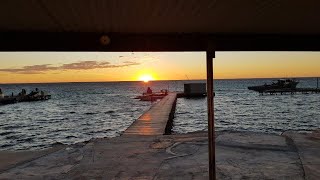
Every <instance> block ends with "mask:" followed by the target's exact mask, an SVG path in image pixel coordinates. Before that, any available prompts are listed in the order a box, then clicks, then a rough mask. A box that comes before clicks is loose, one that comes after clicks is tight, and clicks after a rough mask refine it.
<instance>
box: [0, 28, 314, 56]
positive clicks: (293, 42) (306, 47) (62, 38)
mask: <svg viewBox="0 0 320 180" xmlns="http://www.w3.org/2000/svg"><path fill="white" fill-rule="evenodd" d="M105 38H106V39H107V40H105ZM105 41H106V42H105ZM0 42H1V43H0V50H1V51H112V52H118V51H119V52H121V51H207V50H208V49H214V50H215V51H319V50H320V35H284V34H276V35H275V34H192V33H190V34H116V33H113V34H103V33H61V32H60V33H56V32H55V33H43V32H40V33H38V32H37V33H35V32H32V33H27V32H7V33H0Z"/></svg>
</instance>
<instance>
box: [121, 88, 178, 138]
mask: <svg viewBox="0 0 320 180" xmlns="http://www.w3.org/2000/svg"><path fill="white" fill-rule="evenodd" d="M176 102H177V93H169V94H168V95H167V96H165V97H164V98H162V99H161V100H160V102H157V103H156V104H154V105H152V106H151V108H150V109H149V110H148V111H147V112H145V113H144V114H142V115H141V116H140V117H139V118H138V120H136V121H135V122H134V123H133V124H132V125H131V126H130V127H129V128H128V129H127V130H126V131H125V132H124V133H123V134H124V135H162V134H166V132H167V133H168V131H169V129H170V126H171V123H172V119H173V116H174V111H175V106H176Z"/></svg>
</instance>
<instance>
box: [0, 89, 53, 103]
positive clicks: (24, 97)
mask: <svg viewBox="0 0 320 180" xmlns="http://www.w3.org/2000/svg"><path fill="white" fill-rule="evenodd" d="M0 90H1V89H0ZM0 95H1V96H0V105H6V104H14V103H17V102H31V101H41V100H49V99H51V95H50V94H47V93H45V92H44V91H39V90H38V89H37V88H36V91H31V92H30V93H29V94H27V92H26V90H25V89H22V91H21V92H20V93H19V94H18V95H13V93H12V95H11V96H4V95H3V93H2V91H1V94H0Z"/></svg>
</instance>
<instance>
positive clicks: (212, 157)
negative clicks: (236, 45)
mask: <svg viewBox="0 0 320 180" xmlns="http://www.w3.org/2000/svg"><path fill="white" fill-rule="evenodd" d="M213 58H215V52H214V51H213V50H211V49H210V50H208V51H207V99H208V141H209V179H210V180H214V179H216V150H215V130H214V101H213V97H214V94H213Z"/></svg>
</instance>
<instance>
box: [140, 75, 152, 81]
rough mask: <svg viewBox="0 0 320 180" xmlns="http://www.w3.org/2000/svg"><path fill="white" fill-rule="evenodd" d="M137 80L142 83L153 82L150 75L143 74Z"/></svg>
mask: <svg viewBox="0 0 320 180" xmlns="http://www.w3.org/2000/svg"><path fill="white" fill-rule="evenodd" d="M139 80H140V81H143V82H149V81H152V80H154V78H153V77H152V76H151V75H150V74H144V75H141V76H140V77H139Z"/></svg>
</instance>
